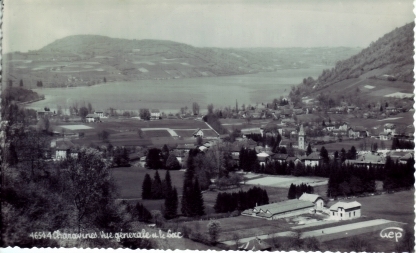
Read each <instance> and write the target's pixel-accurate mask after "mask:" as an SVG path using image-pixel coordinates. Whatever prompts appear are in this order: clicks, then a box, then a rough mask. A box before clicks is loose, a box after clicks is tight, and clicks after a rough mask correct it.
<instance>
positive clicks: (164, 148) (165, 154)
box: [160, 144, 169, 166]
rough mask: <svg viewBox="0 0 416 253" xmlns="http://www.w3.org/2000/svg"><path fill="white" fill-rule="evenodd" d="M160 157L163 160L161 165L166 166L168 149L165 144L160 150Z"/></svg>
mask: <svg viewBox="0 0 416 253" xmlns="http://www.w3.org/2000/svg"><path fill="white" fill-rule="evenodd" d="M160 156H161V158H162V159H163V165H164V166H166V161H167V160H168V157H169V148H168V146H167V145H166V144H165V145H163V147H162V150H161V152H160Z"/></svg>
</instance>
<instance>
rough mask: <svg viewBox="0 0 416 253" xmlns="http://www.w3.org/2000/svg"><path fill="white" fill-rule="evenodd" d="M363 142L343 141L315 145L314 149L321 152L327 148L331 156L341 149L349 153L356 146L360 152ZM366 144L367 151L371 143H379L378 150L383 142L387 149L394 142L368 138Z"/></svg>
mask: <svg viewBox="0 0 416 253" xmlns="http://www.w3.org/2000/svg"><path fill="white" fill-rule="evenodd" d="M363 142H364V140H363V139H349V140H343V141H340V142H334V143H325V144H319V145H314V146H313V148H316V149H317V150H318V151H319V150H321V148H322V147H325V149H326V150H328V152H330V154H333V152H335V151H338V152H340V151H341V149H345V151H346V152H348V150H349V149H351V147H352V146H354V147H355V149H356V150H358V151H360V150H361V148H360V145H361V144H362V143H363ZM365 142H366V143H367V149H368V148H369V147H370V144H371V143H377V145H378V148H381V145H382V144H381V143H382V142H383V143H384V144H383V145H384V146H385V147H386V148H390V147H391V143H392V140H388V141H381V140H377V139H373V138H366V139H365Z"/></svg>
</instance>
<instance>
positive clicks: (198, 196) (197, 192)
mask: <svg viewBox="0 0 416 253" xmlns="http://www.w3.org/2000/svg"><path fill="white" fill-rule="evenodd" d="M193 188H194V189H193V195H194V196H193V201H194V207H195V210H194V214H195V215H197V216H202V215H204V214H205V211H204V210H205V207H204V198H203V197H202V192H201V188H200V187H199V181H198V178H195V183H194V187H193Z"/></svg>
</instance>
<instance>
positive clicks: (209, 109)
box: [207, 104, 214, 114]
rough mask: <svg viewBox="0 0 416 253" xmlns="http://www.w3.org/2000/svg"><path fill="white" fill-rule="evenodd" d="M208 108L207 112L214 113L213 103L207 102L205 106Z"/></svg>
mask: <svg viewBox="0 0 416 253" xmlns="http://www.w3.org/2000/svg"><path fill="white" fill-rule="evenodd" d="M207 109H208V114H213V113H214V105H213V104H209V105H208V106H207Z"/></svg>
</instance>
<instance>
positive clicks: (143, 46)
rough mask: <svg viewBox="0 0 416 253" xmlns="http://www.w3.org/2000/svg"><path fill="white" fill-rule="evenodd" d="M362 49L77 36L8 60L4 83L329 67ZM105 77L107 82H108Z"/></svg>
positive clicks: (68, 82)
mask: <svg viewBox="0 0 416 253" xmlns="http://www.w3.org/2000/svg"><path fill="white" fill-rule="evenodd" d="M358 50H359V49H358V48H309V49H303V48H287V49H273V48H263V49H232V48H198V47H193V46H190V45H186V44H183V43H178V42H173V41H163V40H128V39H116V38H109V37H105V36H98V35H73V36H68V37H65V38H62V39H59V40H56V41H55V42H53V43H51V44H49V45H46V46H45V47H43V48H41V49H40V50H35V51H29V52H28V53H20V52H14V53H9V54H6V55H5V57H4V67H5V76H6V80H12V81H19V80H20V79H23V81H24V83H25V84H28V86H29V87H33V88H35V87H36V83H37V81H42V82H43V87H67V86H80V85H93V84H96V83H102V82H105V81H107V82H109V81H131V80H141V79H172V78H188V77H209V76H226V75H239V74H248V73H256V72H267V71H276V70H278V69H282V68H308V67H310V66H311V65H317V64H319V65H328V64H331V63H333V62H335V61H338V60H339V59H345V58H346V57H348V56H351V55H353V54H354V53H356V52H358ZM104 78H105V79H104Z"/></svg>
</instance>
